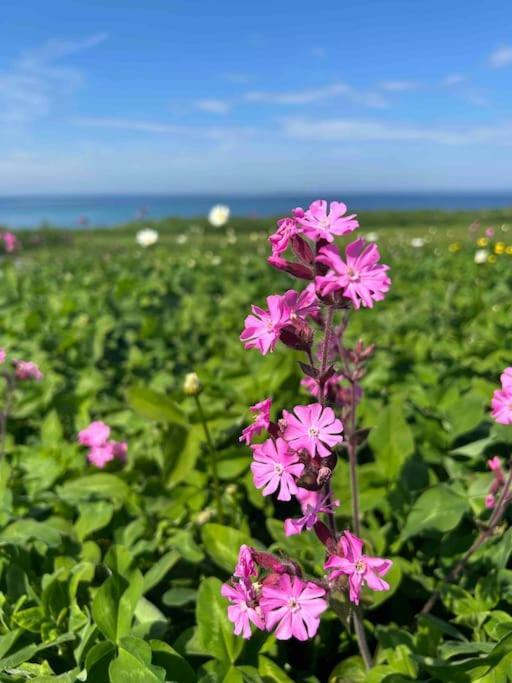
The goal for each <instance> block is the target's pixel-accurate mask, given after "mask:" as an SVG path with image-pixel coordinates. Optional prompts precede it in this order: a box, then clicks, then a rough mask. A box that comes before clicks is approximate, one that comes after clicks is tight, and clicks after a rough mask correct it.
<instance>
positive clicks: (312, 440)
mask: <svg viewBox="0 0 512 683" xmlns="http://www.w3.org/2000/svg"><path fill="white" fill-rule="evenodd" d="M283 417H284V420H285V422H286V428H285V430H284V438H285V439H286V441H287V442H288V443H289V444H290V446H291V447H292V448H294V449H296V450H301V449H305V450H306V451H307V452H308V453H309V454H310V455H311V457H314V456H315V455H316V454H318V455H319V456H320V457H321V458H325V457H327V456H328V455H330V454H331V449H332V448H333V446H335V445H336V444H338V443H340V442H341V441H342V440H343V437H342V436H341V432H342V431H343V425H342V424H341V420H338V419H337V418H336V416H335V415H334V411H333V409H332V408H329V407H327V408H324V407H323V406H322V405H320V403H312V404H310V405H307V406H295V408H294V409H293V413H289V412H288V411H286V410H285V411H283Z"/></svg>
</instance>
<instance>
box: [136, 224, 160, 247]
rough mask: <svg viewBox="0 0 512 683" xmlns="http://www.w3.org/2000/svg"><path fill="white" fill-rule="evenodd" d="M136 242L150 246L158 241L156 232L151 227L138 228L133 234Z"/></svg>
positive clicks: (142, 245)
mask: <svg viewBox="0 0 512 683" xmlns="http://www.w3.org/2000/svg"><path fill="white" fill-rule="evenodd" d="M135 239H136V240H137V244H138V245H139V246H141V247H144V248H146V247H151V246H152V245H153V244H156V243H157V242H158V232H157V231H156V230H153V229H152V228H145V229H144V230H139V232H138V233H137V234H136V235H135Z"/></svg>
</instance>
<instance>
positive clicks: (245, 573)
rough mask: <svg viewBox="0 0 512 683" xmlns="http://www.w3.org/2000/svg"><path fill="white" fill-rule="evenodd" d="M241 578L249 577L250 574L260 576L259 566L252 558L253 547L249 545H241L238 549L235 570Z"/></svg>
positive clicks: (235, 573)
mask: <svg viewBox="0 0 512 683" xmlns="http://www.w3.org/2000/svg"><path fill="white" fill-rule="evenodd" d="M233 574H234V575H235V576H237V577H238V578H239V579H248V578H249V577H250V576H258V568H257V567H256V563H255V562H254V560H253V559H252V552H251V548H249V546H248V545H245V544H244V545H241V546H240V550H239V551H238V561H237V563H236V567H235V571H234V572H233Z"/></svg>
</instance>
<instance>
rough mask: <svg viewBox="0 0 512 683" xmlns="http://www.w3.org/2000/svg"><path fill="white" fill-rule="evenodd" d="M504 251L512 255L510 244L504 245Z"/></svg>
mask: <svg viewBox="0 0 512 683" xmlns="http://www.w3.org/2000/svg"><path fill="white" fill-rule="evenodd" d="M505 253H506V254H508V256H512V246H511V245H509V246H508V247H505Z"/></svg>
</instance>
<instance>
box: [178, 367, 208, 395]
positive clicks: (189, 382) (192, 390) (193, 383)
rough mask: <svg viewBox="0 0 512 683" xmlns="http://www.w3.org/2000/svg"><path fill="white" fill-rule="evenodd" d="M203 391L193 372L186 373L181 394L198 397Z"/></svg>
mask: <svg viewBox="0 0 512 683" xmlns="http://www.w3.org/2000/svg"><path fill="white" fill-rule="evenodd" d="M202 390H203V385H202V384H201V381H200V379H199V377H198V375H197V374H196V373H195V372H187V374H186V375H185V380H184V382H183V393H184V394H185V395H186V396H199V394H200V393H201V391H202Z"/></svg>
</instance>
